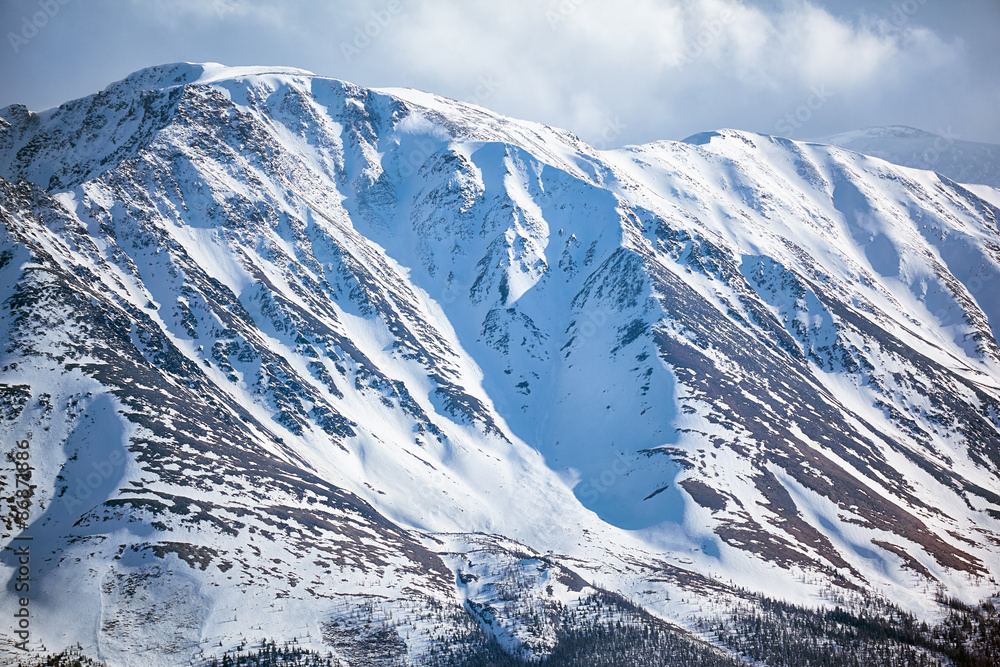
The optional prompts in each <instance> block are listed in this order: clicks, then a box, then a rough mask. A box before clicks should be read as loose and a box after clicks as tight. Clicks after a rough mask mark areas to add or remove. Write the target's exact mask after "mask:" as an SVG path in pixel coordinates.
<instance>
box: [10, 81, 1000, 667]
mask: <svg viewBox="0 0 1000 667" xmlns="http://www.w3.org/2000/svg"><path fill="white" fill-rule="evenodd" d="M0 119H2V120H0V177H2V179H0V220H2V222H3V227H2V237H0V276H2V280H0V289H2V290H4V291H3V293H2V294H0V302H2V310H0V327H2V331H3V340H4V341H5V345H4V347H3V348H2V355H3V358H2V360H0V368H2V377H0V380H2V384H0V407H2V413H0V417H2V421H0V427H2V432H0V436H2V438H3V439H2V442H3V443H4V445H3V447H4V451H5V452H7V453H9V457H7V459H6V460H4V461H2V466H0V467H2V468H3V477H0V483H2V484H3V492H2V493H0V506H2V508H3V516H4V517H6V520H5V525H4V526H3V527H0V535H2V540H3V545H4V546H7V547H10V548H8V549H5V550H4V552H3V556H2V557H0V567H2V572H3V573H4V576H5V578H6V592H5V593H4V594H3V595H2V596H0V614H2V615H3V617H4V618H7V619H11V618H16V617H15V616H13V615H14V614H16V613H18V612H19V609H21V608H22V607H24V606H25V605H24V603H23V601H22V596H23V595H27V596H28V601H29V605H28V606H29V607H30V610H31V618H30V623H29V626H30V627H29V629H27V630H24V632H27V633H28V635H27V639H24V638H23V636H22V637H21V641H26V642H28V643H27V644H26V645H25V646H24V647H26V648H30V649H32V650H34V651H37V652H39V654H41V653H45V652H55V651H62V650H63V649H66V648H67V647H72V646H75V645H77V644H79V645H80V646H81V647H82V649H81V650H82V651H83V652H84V653H85V654H87V655H90V656H91V657H94V658H99V659H101V660H105V661H107V663H108V664H110V665H181V664H184V665H186V664H204V665H208V664H211V660H212V659H213V656H216V657H218V656H219V655H221V654H222V653H223V652H226V651H236V650H250V649H253V650H255V651H269V650H270V649H268V648H267V647H266V646H262V642H265V641H268V640H275V641H277V642H279V644H280V645H283V646H285V649H287V650H286V653H288V651H291V649H290V648H288V647H289V646H291V647H294V648H295V650H299V648H301V649H302V650H308V651H315V652H316V653H315V654H314V655H327V654H329V656H330V657H329V660H330V661H331V663H332V664H345V665H346V664H350V665H403V664H420V665H459V664H462V665H479V664H481V665H487V664H537V660H539V659H542V658H548V659H549V660H550V662H548V663H547V664H550V665H557V664H567V665H570V664H588V665H605V664H607V665H650V664H706V665H734V664H742V663H743V662H744V661H745V659H747V658H751V659H753V660H760V661H762V662H764V663H765V664H806V662H813V663H814V664H820V663H819V662H818V661H820V660H821V659H822V655H823V654H824V651H826V650H827V648H828V647H829V646H830V645H831V644H835V645H836V646H838V655H841V656H842V657H843V658H844V661H845V662H844V664H862V663H865V664H920V663H919V661H920V660H924V661H925V663H923V664H948V656H950V655H952V654H951V653H949V652H948V651H949V650H951V649H950V648H949V644H948V643H947V642H946V641H945V640H944V639H942V638H943V637H945V636H949V637H955V636H957V635H955V634H952V635H946V634H944V633H943V632H942V633H937V634H935V633H934V631H933V630H931V629H928V628H924V629H920V626H919V622H918V621H919V620H928V621H931V622H934V621H936V620H939V616H938V614H939V613H941V612H940V608H939V607H937V606H936V604H935V600H936V599H938V598H942V597H949V596H950V597H954V598H956V599H961V600H965V601H967V602H974V601H978V600H980V599H981V598H984V597H986V596H988V595H991V594H994V593H996V591H997V582H996V577H997V575H998V574H1000V348H998V346H997V343H996V339H997V326H998V323H1000V290H998V289H997V285H998V284H1000V282H997V281H998V279H1000V234H998V231H997V223H998V219H1000V191H993V190H989V189H985V190H983V192H984V193H985V194H980V195H977V194H975V193H973V192H972V191H970V190H969V189H967V188H965V187H963V186H962V185H959V184H957V183H956V182H954V181H953V180H948V179H942V178H940V177H939V176H938V175H936V174H934V173H932V172H929V171H914V170H912V169H904V168H898V167H896V166H894V165H892V164H887V163H886V162H883V161H881V160H875V159H871V158H869V157H866V156H864V155H860V154H858V153H856V152H850V151H846V150H842V149H839V148H834V147H829V146H822V145H817V144H811V143H800V142H793V141H789V140H784V139H778V138H774V137H767V136H761V135H756V134H750V133H745V132H737V131H731V130H722V131H719V132H710V133H706V134H702V135H698V136H696V137H693V138H691V139H690V140H688V141H687V142H660V143H655V144H650V145H645V146H634V147H627V148H623V149H620V150H613V151H598V150H595V149H594V148H592V147H590V146H588V145H586V144H584V143H582V142H581V141H580V140H579V139H577V138H576V137H575V136H573V135H572V134H570V133H568V132H565V131H561V130H557V129H553V128H550V127H546V126H543V125H539V124H536V123H529V122H524V121H518V120H515V119H511V118H506V117H503V116H499V115H496V114H493V113H491V112H488V111H486V110H484V109H482V108H480V107H477V106H473V105H468V104H463V103H460V102H456V101H452V100H447V99H444V98H441V97H437V96H434V95H431V94H427V93H422V92H418V91H414V90H395V89H394V90H369V89H365V88H360V87H358V86H354V85H352V84H349V83H345V82H342V81H338V80H335V79H329V78H325V77H320V76H316V75H313V74H310V73H308V72H304V71H301V70H294V69H288V68H227V67H223V66H221V65H215V64H205V65H199V64H188V63H181V64H175V65H167V66H162V67H155V68H150V69H147V70H143V71H140V72H137V73H135V74H133V75H131V76H129V77H127V78H126V79H124V80H122V81H119V82H117V83H115V84H112V85H111V86H109V87H108V88H107V89H106V90H104V91H102V92H100V93H98V94H96V95H93V96H90V97H86V98H83V99H80V100H75V101H73V102H69V103H67V104H64V105H62V106H61V107H59V108H57V109H52V110H49V111H46V112H43V113H34V112H30V111H28V110H27V109H25V108H24V107H20V106H12V107H7V108H5V109H2V110H0ZM18 474H20V477H18ZM29 485H30V486H29ZM29 488H30V492H29V491H28V489H29ZM19 489H21V490H22V491H23V492H20V493H19ZM15 539H16V541H15ZM25 544H30V559H29V560H30V563H29V564H28V565H24V567H28V568H29V569H30V590H29V591H28V592H27V593H24V592H23V591H20V592H19V591H18V589H17V586H18V576H19V569H18V568H20V567H22V564H21V562H20V561H19V560H18V559H19V556H18V555H17V553H18V552H16V551H15V549H17V548H21V547H20V545H25ZM768 597H770V598H781V599H782V600H784V602H781V603H779V602H775V601H774V600H769V599H767V598H768ZM957 604H958V602H957V601H955V602H954V604H953V607H954V609H958V610H959V611H961V613H967V614H973V612H974V613H978V614H980V615H982V614H985V613H986V612H982V611H979V612H977V611H975V610H974V609H972V608H969V609H968V610H966V608H964V607H958V606H955V605H957ZM815 605H822V606H823V608H824V609H826V610H827V611H814V610H811V609H807V607H813V606H815ZM834 608H837V609H838V610H839V611H836V612H834V611H831V610H833V609H834ZM976 609H978V608H976ZM984 609H985V608H984ZM911 613H912V614H916V617H914V616H910V615H909V614H911ZM977 618H978V617H977ZM976 622H979V621H976ZM962 623H965V626H964V627H966V628H967V630H966V631H967V632H970V633H972V630H969V629H968V628H976V627H978V626H976V625H974V624H973V625H970V624H969V623H968V622H966V621H962ZM961 625H962V624H961V623H959V622H958V621H956V627H959V626H961ZM970 636H971V635H970ZM978 636H979V635H978V634H976V637H978ZM986 636H987V635H986V634H985V633H984V634H983V637H986ZM4 637H5V641H7V644H0V651H4V652H5V653H4V655H6V656H7V657H8V658H10V656H16V657H20V656H23V655H24V654H23V653H22V652H21V651H20V649H19V648H18V647H17V646H16V644H17V643H19V638H18V636H17V635H13V634H4ZM767 638H770V639H767ZM970 641H971V640H970ZM285 642H288V644H287V645H285V644H284V643H285ZM24 647H22V648H24ZM952 648H953V646H952ZM289 655H290V654H289ZM827 655H828V652H827ZM890 658H891V661H890ZM850 661H855V662H850ZM293 664H297V663H293Z"/></svg>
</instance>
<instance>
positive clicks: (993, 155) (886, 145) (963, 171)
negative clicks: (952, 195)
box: [817, 125, 1000, 188]
mask: <svg viewBox="0 0 1000 667" xmlns="http://www.w3.org/2000/svg"><path fill="white" fill-rule="evenodd" d="M817 141H818V142H820V143H824V144H830V145H832V146H839V147H841V148H847V149H848V150H852V151H857V152H858V153H864V154H865V155H871V156H873V157H877V158H881V159H883V160H886V161H888V162H892V163H893V164H899V165H902V166H904V167H913V168H914V169H926V170H929V171H936V172H938V173H939V174H942V175H944V176H947V177H948V178H950V179H951V180H953V181H958V182H959V183H979V184H982V185H989V186H992V187H994V188H1000V146H998V145H997V144H986V143H978V142H973V141H964V140H962V139H960V138H959V137H958V136H957V135H953V134H952V133H951V132H950V131H942V134H932V133H930V132H924V131H923V130H918V129H915V128H912V127H906V126H904V125H891V126H888V127H870V128H868V129H865V130H858V131H855V132H844V133H843V134H835V135H833V136H832V137H824V138H822V139H817Z"/></svg>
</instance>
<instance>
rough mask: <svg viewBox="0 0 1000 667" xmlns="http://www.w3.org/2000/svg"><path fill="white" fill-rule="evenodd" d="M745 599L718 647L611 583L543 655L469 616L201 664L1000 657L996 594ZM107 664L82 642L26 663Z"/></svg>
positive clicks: (722, 629)
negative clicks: (411, 648) (936, 605)
mask: <svg viewBox="0 0 1000 667" xmlns="http://www.w3.org/2000/svg"><path fill="white" fill-rule="evenodd" d="M743 597H744V600H745V603H743V604H741V605H740V606H739V607H738V608H736V609H735V610H733V611H731V612H730V613H728V614H726V615H719V616H715V617H708V618H703V619H700V620H699V621H697V625H696V629H697V630H698V631H699V632H700V633H701V634H702V635H703V636H705V637H708V638H709V639H711V641H712V642H713V644H714V645H712V644H709V643H706V642H703V641H699V640H697V639H695V638H693V637H692V636H690V635H688V634H686V633H684V632H683V631H681V630H679V629H677V628H675V627H673V626H671V625H668V624H667V623H664V622H662V621H660V620H659V619H656V618H655V617H653V616H651V615H649V614H648V613H646V612H645V611H643V610H642V609H640V608H638V607H636V606H635V605H633V604H632V603H631V602H629V601H628V600H627V599H626V598H624V597H622V596H620V595H617V594H613V593H607V592H603V591H601V592H598V593H595V594H594V595H591V596H589V597H587V598H585V599H583V600H581V602H580V604H579V605H577V606H574V607H567V606H563V605H559V606H558V608H557V612H556V613H557V615H558V618H557V619H556V621H555V622H556V625H557V627H558V631H557V634H556V644H555V647H554V648H553V649H552V651H551V653H550V654H549V655H547V656H546V657H544V658H540V659H538V658H531V657H524V656H522V655H512V654H511V653H510V652H508V651H507V650H505V649H504V647H502V646H501V645H500V644H499V643H498V642H497V641H496V640H495V639H494V638H493V636H492V635H490V634H487V633H486V632H484V631H483V630H482V629H481V628H480V627H479V626H478V625H476V624H473V623H466V624H461V625H460V627H461V628H462V630H461V631H451V632H445V633H443V634H440V635H437V636H436V637H435V638H434V641H433V642H432V643H431V645H430V650H429V651H428V653H427V654H426V655H424V656H423V657H422V658H420V659H418V660H416V661H413V660H410V659H408V658H407V657H406V656H405V655H399V656H395V657H392V658H382V659H378V660H377V661H375V662H372V661H370V660H364V661H361V662H354V661H344V660H341V659H339V658H337V657H335V656H334V655H333V654H332V653H327V654H320V653H317V652H315V651H311V650H309V649H306V648H303V647H301V646H299V645H297V644H296V643H294V642H291V643H286V644H284V645H278V644H276V643H275V642H273V641H271V642H266V643H265V644H263V645H261V646H259V647H254V648H248V647H246V646H245V645H242V646H240V647H237V649H236V650H234V651H229V652H226V653H225V654H223V655H221V656H217V657H214V658H210V659H208V660H206V661H205V662H204V663H203V664H201V665H200V666H199V667H348V666H349V667H354V665H355V664H356V665H358V667H361V665H362V664H363V665H365V667H368V665H375V664H377V665H378V666H379V667H529V666H530V667H571V666H573V667H575V666H579V665H587V666H588V667H627V666H629V665H635V666H637V667H638V666H642V667H649V666H655V665H678V666H681V665H692V664H697V665H700V666H702V667H737V666H738V665H746V664H747V661H748V660H749V661H753V662H755V663H758V664H764V665H770V666H773V667H930V666H932V665H955V667H995V666H996V665H1000V610H998V608H997V606H996V605H994V604H993V603H991V602H988V601H986V602H983V603H981V604H979V605H968V604H965V603H963V602H961V601H959V600H956V599H954V598H947V597H943V596H941V597H939V600H938V601H939V602H940V603H941V604H942V605H943V606H944V607H945V608H946V609H947V615H946V617H945V619H944V620H943V621H942V622H941V623H939V624H937V625H928V624H927V623H924V622H921V621H919V620H917V619H916V618H915V617H914V616H912V615H911V614H908V613H906V612H904V611H902V610H901V609H899V608H897V607H895V606H893V605H892V604H890V603H888V602H885V601H879V600H873V601H872V603H871V604H870V605H868V606H867V607H865V608H863V609H862V608H858V607H851V608H850V609H846V608H837V609H806V608H803V607H798V606H795V605H792V604H789V603H787V602H782V601H778V600H774V599H771V598H768V597H765V596H763V595H759V594H754V593H750V592H746V591H744V592H743ZM546 611H548V612H549V613H551V610H546ZM542 617H543V615H542V614H541V613H540V610H534V611H533V610H526V612H525V614H524V618H523V619H522V621H524V622H527V623H529V624H530V623H531V622H537V623H541V622H542ZM547 622H552V620H551V618H549V619H547ZM359 641H361V642H364V641H366V640H365V638H361V637H359ZM101 665H102V663H100V662H98V661H95V660H93V659H90V658H88V657H86V656H84V655H82V653H80V651H79V650H76V649H72V650H67V651H64V652H62V653H59V654H54V655H50V656H48V657H46V658H44V659H42V660H41V661H37V660H36V661H33V662H31V663H21V664H20V665H19V667H101Z"/></svg>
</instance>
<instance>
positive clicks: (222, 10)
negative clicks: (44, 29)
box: [0, 0, 1000, 141]
mask: <svg viewBox="0 0 1000 667" xmlns="http://www.w3.org/2000/svg"><path fill="white" fill-rule="evenodd" d="M24 1H25V2H27V0H24ZM10 2H21V0H10ZM955 2H958V3H959V4H962V5H963V7H962V8H961V9H957V8H956V9H955V10H950V9H949V7H945V6H943V5H941V4H940V3H938V4H934V3H933V0H899V1H898V2H897V3H896V4H892V3H890V2H888V0H887V2H886V3H885V4H884V5H882V4H878V5H872V4H871V3H867V2H863V0H811V1H810V0H745V1H742V2H741V1H739V0H506V2H503V3H498V2H495V1H494V0H490V1H487V0H333V1H320V0H285V1H284V2H278V1H277V0H131V2H129V3H127V4H125V5H123V4H121V3H118V2H112V1H110V0H90V1H88V3H86V4H87V7H86V9H83V8H82V4H83V3H70V4H69V5H67V6H66V9H65V11H64V12H63V13H62V14H61V16H60V20H65V21H67V22H68V21H70V17H71V16H73V17H76V18H75V19H74V20H76V21H78V22H79V27H78V28H77V29H74V30H66V31H64V33H62V34H59V40H58V43H57V40H56V35H57V32H56V30H53V31H51V33H50V35H51V40H50V41H49V42H47V43H46V44H47V45H46V46H45V47H43V46H42V45H41V44H42V42H44V41H45V39H49V36H48V35H47V36H46V37H44V38H40V39H39V40H38V42H37V44H38V46H36V44H32V47H31V48H32V49H34V54H35V55H33V56H32V57H30V58H23V59H21V60H20V61H19V62H18V63H16V65H17V66H16V67H11V68H6V67H5V70H7V71H12V72H17V77H18V78H17V79H15V78H14V77H12V81H22V82H24V83H23V84H22V85H23V86H25V87H28V88H30V87H31V86H34V87H36V88H37V87H39V86H41V85H42V84H41V83H40V82H46V81H57V80H59V77H63V78H64V79H65V80H67V81H69V80H72V81H73V82H74V83H73V85H74V86H80V85H82V84H81V83H79V82H80V81H84V80H86V81H87V82H88V84H87V85H88V86H89V87H88V89H82V90H81V89H74V90H73V94H83V93H85V92H92V91H93V90H96V89H97V88H99V87H100V86H102V85H104V84H106V83H107V82H108V81H109V80H112V79H114V78H118V77H121V76H124V75H125V74H127V73H128V71H130V70H133V69H139V68H140V67H144V66H148V65H151V64H155V63H157V62H167V61H173V60H216V61H219V62H223V63H229V64H280V65H291V66H297V67H302V68H304V69H309V70H312V71H314V72H317V73H320V74H326V75H330V76H335V77H339V78H343V79H348V80H351V81H354V82H356V83H359V84H362V85H370V86H412V87H417V88H423V89H426V90H431V91H433V92H437V93H440V94H443V95H448V96H451V97H456V98H460V99H471V100H474V101H476V102H478V103H480V104H483V105H484V106H488V107H491V108H494V109H496V110H498V111H501V112H503V113H508V114H511V115H515V116H519V117H524V118H530V119H534V120H541V121H543V122H547V123H550V124H553V125H559V126H563V127H567V128H569V129H571V130H573V131H575V132H576V133H577V134H579V135H580V136H582V137H583V138H585V139H594V138H596V137H599V136H601V135H602V134H604V133H605V131H606V129H607V127H608V125H609V123H617V125H619V126H620V125H627V128H626V129H625V130H624V131H623V133H622V134H621V135H620V136H619V137H618V141H651V140H655V139H658V138H679V137H682V136H686V135H687V134H690V133H694V132H696V131H702V130H708V129H716V128H718V127H738V128H743V129H749V130H759V131H775V128H776V125H777V123H778V122H779V121H780V120H781V119H782V118H784V117H785V116H786V115H787V114H788V113H789V112H793V111H795V110H796V109H797V108H798V107H800V106H801V105H802V104H804V103H806V101H807V100H808V99H809V97H810V95H812V94H813V90H814V89H815V88H816V87H817V86H820V87H826V89H828V90H830V91H832V93H833V94H832V97H831V98H830V100H828V102H827V103H824V105H823V107H822V108H821V109H816V110H814V111H813V113H811V114H810V117H809V119H808V122H807V123H804V124H803V125H802V126H801V127H799V128H796V130H797V132H798V133H797V134H796V136H810V135H813V136H815V135H821V134H827V133H832V132H835V131H840V130H845V129H853V128H854V127H857V126H861V125H872V124H888V123H910V124H916V125H924V126H926V127H927V129H932V130H933V129H936V128H935V127H933V126H935V125H947V124H959V121H960V120H962V119H965V120H967V121H968V122H969V124H970V126H972V127H977V128H987V129H988V128H990V127H993V128H995V132H994V134H996V135H997V136H996V137H991V138H994V140H997V141H1000V129H996V123H995V120H992V121H991V119H995V111H994V109H995V102H996V100H997V99H1000V84H998V83H997V81H996V78H995V75H993V74H991V73H990V72H991V71H992V67H993V66H992V65H991V64H989V63H988V62H987V61H986V59H983V58H982V57H980V59H979V60H978V61H976V60H971V59H970V56H969V52H968V50H967V49H966V47H965V45H964V44H963V43H962V41H961V40H959V39H957V38H956V36H955V33H954V30H953V31H952V32H950V33H947V32H945V31H942V30H940V29H939V26H940V25H941V24H942V23H943V22H947V21H949V20H952V18H951V15H952V14H956V15H960V16H963V17H964V16H967V18H964V19H962V20H963V21H964V22H962V23H955V21H957V19H956V20H953V21H952V24H954V25H958V26H959V28H961V29H963V30H965V31H966V32H967V33H968V34H969V35H970V36H973V37H976V38H977V39H978V40H979V41H978V42H977V44H978V45H979V53H984V52H989V49H994V50H996V48H995V47H983V44H984V43H986V41H989V40H992V37H989V36H988V35H989V33H988V31H987V29H986V28H983V27H981V26H979V25H977V24H976V18H975V17H976V16H977V12H978V14H981V15H987V14H988V13H989V12H990V11H992V12H994V13H996V9H995V7H994V8H993V9H992V10H990V9H987V8H988V7H993V5H991V4H990V3H993V2H995V0H955ZM392 3H398V4H392ZM29 4H30V3H29ZM78 4H79V5H80V8H77V7H76V5H78ZM25 6H28V5H27V4H25ZM11 7H13V5H8V6H7V7H6V8H5V7H0V18H3V16H4V14H5V13H6V14H7V15H8V19H9V21H8V22H16V21H17V20H18V18H19V15H18V13H17V12H18V11H22V10H19V9H11ZM390 8H393V10H392V11H389V10H390ZM977 8H978V9H977ZM64 17H65V18H64ZM366 32H367V36H365V33H366ZM359 33H360V34H361V37H359V36H358V35H359ZM974 33H975V34H974ZM137 35H142V38H141V39H139V38H137V37H136V36H137ZM356 39H360V40H361V41H363V42H364V45H363V48H357V47H355V46H354V43H355V40H356ZM992 41H995V40H992ZM95 43H100V44H102V46H103V51H102V50H100V49H95V48H94V46H93V44H95ZM345 45H346V46H347V47H348V48H347V49H346V50H347V51H348V55H347V57H345ZM43 48H49V49H51V54H50V55H49V57H47V58H39V57H37V55H38V54H40V53H42V49H43ZM352 49H353V50H352ZM111 54H113V55H111ZM126 67H127V68H128V70H127V71H123V69H124V68H126ZM44 68H48V69H47V70H46V69H44ZM74 68H75V69H74ZM102 72H107V73H106V74H102ZM22 74H23V75H22ZM91 81H93V83H90V82H91ZM484 82H485V83H484ZM49 85H51V84H49ZM929 91H930V92H929ZM50 95H51V93H50ZM69 96H70V94H65V95H64V94H60V95H59V96H58V97H55V99H51V100H50V103H55V102H58V101H61V100H63V99H66V98H67V97H69ZM9 101H15V100H14V99H11V100H9ZM29 101H30V100H29ZM616 119H617V120H616Z"/></svg>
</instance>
